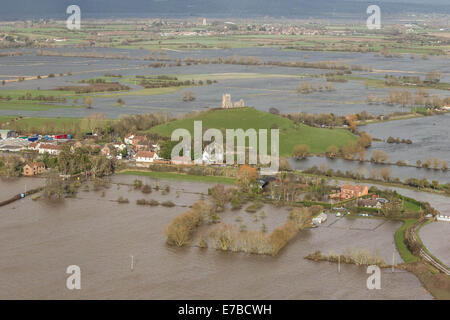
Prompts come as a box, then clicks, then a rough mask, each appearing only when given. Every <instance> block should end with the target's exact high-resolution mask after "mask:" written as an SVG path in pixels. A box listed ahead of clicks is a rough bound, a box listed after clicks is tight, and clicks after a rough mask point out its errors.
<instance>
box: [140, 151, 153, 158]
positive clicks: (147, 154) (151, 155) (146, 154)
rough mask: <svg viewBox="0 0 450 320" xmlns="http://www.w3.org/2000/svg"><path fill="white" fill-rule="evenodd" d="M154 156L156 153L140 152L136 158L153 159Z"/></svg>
mask: <svg viewBox="0 0 450 320" xmlns="http://www.w3.org/2000/svg"><path fill="white" fill-rule="evenodd" d="M154 156H155V153H154V152H151V151H139V152H138V153H136V158H153V157H154Z"/></svg>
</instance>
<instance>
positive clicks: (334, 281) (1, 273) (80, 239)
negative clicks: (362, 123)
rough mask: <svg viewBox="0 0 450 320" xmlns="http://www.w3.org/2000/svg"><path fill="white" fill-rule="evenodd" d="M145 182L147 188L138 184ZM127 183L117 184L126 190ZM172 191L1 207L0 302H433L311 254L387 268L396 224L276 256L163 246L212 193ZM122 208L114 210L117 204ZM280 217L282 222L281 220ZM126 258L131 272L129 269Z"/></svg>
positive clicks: (338, 231)
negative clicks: (180, 220)
mask: <svg viewBox="0 0 450 320" xmlns="http://www.w3.org/2000/svg"><path fill="white" fill-rule="evenodd" d="M139 179H141V180H143V181H144V183H148V184H151V185H153V184H154V181H153V180H152V179H149V178H142V177H139ZM133 180H134V177H132V176H116V177H114V182H120V183H132V181H133ZM166 184H170V192H169V194H167V195H162V194H161V191H155V190H154V191H153V192H152V193H151V194H149V195H144V194H142V192H140V191H136V190H134V188H133V187H131V186H127V185H119V186H118V185H116V184H113V185H112V186H111V187H110V188H109V189H106V190H105V195H104V196H102V194H101V191H98V192H95V191H90V192H86V191H80V192H79V193H78V195H77V198H76V199H66V200H65V201H64V202H63V203H60V204H53V203H47V202H46V201H44V200H38V201H32V200H31V199H29V198H27V199H24V200H21V201H17V202H15V203H13V204H11V205H8V206H5V207H2V208H1V214H0V253H1V260H0V298H1V299H14V298H30V299H38V298H42V299H54V298H61V299H101V298H105V299H133V298H135V299H202V298H204V299H430V298H431V296H430V295H429V294H428V293H427V292H426V291H425V290H424V288H423V287H422V285H421V284H420V282H419V280H418V279H417V278H416V277H415V276H414V275H413V274H411V273H408V272H404V271H399V270H396V272H395V273H392V272H391V270H390V269H389V270H383V271H382V281H381V287H382V289H381V290H368V289H367V288H366V281H367V278H368V275H367V274H366V270H365V268H360V267H356V266H346V265H343V266H341V272H340V273H338V270H337V266H336V265H335V264H331V263H315V262H312V261H309V260H306V259H304V258H303V257H304V256H306V255H308V254H310V253H312V252H314V251H316V250H322V251H323V252H325V253H328V252H331V251H333V252H343V251H344V250H346V249H358V248H366V249H369V250H373V251H377V252H378V253H379V254H380V255H381V256H382V257H383V258H384V259H385V260H386V261H387V262H390V261H391V259H392V253H393V252H394V253H395V259H396V261H401V258H400V256H399V255H398V253H396V252H395V250H394V247H393V235H394V232H395V230H396V229H397V228H398V227H399V225H400V224H399V223H398V222H392V221H384V220H375V219H370V220H369V219H356V220H349V219H346V218H345V219H343V220H339V221H334V220H333V218H334V219H336V218H335V217H330V219H329V221H328V222H327V224H325V225H324V226H322V227H319V228H317V229H310V230H305V231H303V232H301V233H300V234H299V235H298V236H297V237H296V238H295V239H294V240H293V241H292V242H291V243H289V245H288V246H287V247H286V248H284V249H283V250H282V252H281V253H280V254H279V256H277V257H267V256H256V255H246V254H239V253H224V252H220V251H216V250H214V249H200V248H197V247H195V246H190V247H187V248H182V249H175V248H170V247H167V246H166V244H165V238H164V235H163V230H164V228H165V226H166V225H167V224H168V223H169V222H170V221H171V220H172V219H173V218H174V217H175V216H177V215H179V214H181V213H183V212H185V211H186V210H187V208H186V207H184V206H185V205H189V204H192V203H194V202H195V201H197V200H198V199H201V198H202V195H201V194H202V193H203V194H206V193H207V189H208V188H209V187H211V185H208V184H203V183H202V184H200V183H192V182H165V181H160V185H161V186H164V185H166ZM120 196H122V197H126V198H128V199H129V201H130V203H129V204H119V203H117V202H116V201H115V200H117V198H118V197H120ZM141 198H146V199H157V200H159V201H163V199H164V200H169V199H170V200H171V201H173V202H174V203H176V204H177V206H176V207H174V208H164V207H161V206H159V207H147V206H145V207H142V206H137V205H136V204H135V201H136V200H137V199H141ZM285 214H286V213H285V211H283V215H285ZM131 256H133V259H134V269H133V270H131V267H130V265H131ZM69 265H78V266H80V268H81V274H82V280H81V287H82V289H81V290H79V291H76V290H75V291H70V290H67V289H66V287H65V283H66V278H67V277H68V275H67V274H66V273H65V271H66V268H67V267H68V266H69Z"/></svg>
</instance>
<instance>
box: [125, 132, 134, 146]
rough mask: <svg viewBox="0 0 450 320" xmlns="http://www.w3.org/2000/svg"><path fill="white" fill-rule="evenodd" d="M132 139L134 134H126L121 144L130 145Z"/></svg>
mask: <svg viewBox="0 0 450 320" xmlns="http://www.w3.org/2000/svg"><path fill="white" fill-rule="evenodd" d="M133 139H134V134H128V135H126V136H125V138H124V139H123V142H125V144H132V143H133Z"/></svg>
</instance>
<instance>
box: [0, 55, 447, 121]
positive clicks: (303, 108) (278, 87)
mask: <svg viewBox="0 0 450 320" xmlns="http://www.w3.org/2000/svg"><path fill="white" fill-rule="evenodd" d="M50 50H52V49H50ZM58 51H80V49H76V48H70V49H59V50H58ZM82 51H83V52H86V50H82ZM89 51H93V52H97V53H106V54H111V53H113V54H116V55H117V54H121V55H124V56H129V57H131V58H130V59H129V60H128V59H127V60H119V59H99V58H73V57H46V56H36V54H35V51H34V50H25V54H24V55H23V56H17V57H2V58H1V60H0V80H2V79H15V78H17V77H18V76H30V75H38V74H40V75H47V74H49V73H55V74H59V73H67V71H68V70H71V71H72V73H73V75H72V76H71V77H56V78H49V79H41V80H33V81H24V82H20V83H18V82H14V83H8V84H6V85H5V86H3V88H4V89H37V88H38V87H39V88H41V89H54V88H56V87H58V86H62V85H67V84H70V83H73V82H76V81H78V80H82V79H89V78H95V77H99V76H103V75H104V74H105V73H114V74H122V75H123V76H132V75H157V74H174V75H176V74H217V73H262V74H279V75H317V74H323V73H326V72H328V71H327V70H320V69H305V68H289V67H276V66H240V65H214V64H210V65H191V66H181V67H166V68H157V69H155V68H148V67H146V65H148V64H149V63H151V62H149V61H143V60H137V59H136V58H138V57H143V56H149V55H150V51H146V50H123V49H101V48H97V49H95V50H89ZM234 54H236V55H239V56H257V57H259V58H260V60H261V61H270V60H272V61H299V60H304V61H307V62H315V61H326V60H335V61H340V62H345V63H349V64H361V65H367V66H369V65H370V66H373V67H374V68H375V69H377V70H379V71H377V73H370V74H367V73H365V72H354V74H355V75H360V76H362V77H366V76H369V77H374V78H382V77H383V76H384V75H385V74H386V73H391V74H392V73H394V71H395V70H397V71H399V72H396V74H397V75H404V74H410V75H413V74H417V75H421V76H423V73H424V72H426V71H430V70H437V69H439V70H441V71H442V74H443V77H442V81H446V79H448V78H450V69H449V67H448V65H449V64H448V58H446V57H432V58H430V60H423V61H422V60H421V61H420V63H417V62H416V63H411V60H410V59H409V58H408V57H407V56H406V57H403V58H398V59H386V58H381V57H375V55H374V54H361V53H337V52H295V51H281V50H277V49H269V48H246V49H233V50H194V51H180V52H174V51H168V52H167V56H169V57H170V58H172V59H177V58H186V57H194V58H205V57H207V58H213V57H219V56H222V57H227V56H232V55H234ZM306 55H307V57H306ZM411 72H412V73H411ZM304 80H309V81H311V82H317V81H318V80H317V79H315V78H308V77H307V78H303V79H301V78H260V79H233V80H219V81H218V83H217V84H213V85H209V86H201V87H194V88H190V89H189V90H190V91H193V92H194V93H195V95H196V100H195V101H192V102H183V101H182V99H181V92H174V93H170V94H165V95H154V96H138V95H132V96H121V98H122V99H123V100H124V101H125V103H126V104H125V105H123V106H117V103H116V101H117V99H118V98H119V97H120V95H119V96H116V97H114V98H104V97H98V98H95V99H94V104H93V106H94V108H93V109H92V110H87V109H84V108H81V109H53V110H47V111H22V110H6V109H5V110H0V114H2V115H23V116H38V117H49V116H59V117H85V116H87V115H89V114H91V113H94V112H103V113H105V114H106V115H107V116H108V117H110V118H117V117H119V116H120V115H122V114H142V113H148V112H157V111H163V112H171V113H173V114H178V113H186V112H191V111H194V110H204V109H205V108H211V107H217V106H220V104H221V97H222V94H223V93H230V94H231V95H232V97H233V99H234V100H239V99H244V100H245V102H246V104H247V105H249V106H252V107H255V108H256V109H259V110H263V111H268V110H269V109H270V108H271V107H276V108H278V109H279V110H280V111H281V112H283V113H292V112H309V113H328V112H332V113H334V114H337V115H346V114H349V113H358V112H361V111H363V110H366V111H368V112H370V113H372V114H377V115H378V114H387V113H392V112H396V111H401V108H399V107H390V106H383V105H367V103H366V102H365V100H366V96H367V95H368V94H376V95H379V96H385V95H386V94H387V92H388V90H386V89H377V88H369V89H366V88H365V87H364V84H363V83H362V82H358V81H349V82H348V83H334V85H335V87H336V91H333V92H315V93H311V94H306V95H305V94H298V93H297V92H296V87H297V86H298V84H299V83H300V82H301V81H304ZM323 81H324V80H320V82H323ZM430 93H431V94H435V93H437V94H441V95H444V96H445V95H446V92H445V91H444V92H443V91H436V90H430Z"/></svg>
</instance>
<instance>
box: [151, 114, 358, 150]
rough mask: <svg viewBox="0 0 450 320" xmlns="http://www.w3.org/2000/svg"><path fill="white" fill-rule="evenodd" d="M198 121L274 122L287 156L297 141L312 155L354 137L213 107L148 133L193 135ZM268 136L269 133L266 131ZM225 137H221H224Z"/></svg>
mask: <svg viewBox="0 0 450 320" xmlns="http://www.w3.org/2000/svg"><path fill="white" fill-rule="evenodd" d="M195 120H201V121H202V122H203V128H216V129H239V128H241V129H244V130H247V129H250V128H254V129H256V130H259V129H270V128H272V127H273V126H274V125H276V126H277V127H278V129H279V130H280V154H281V155H282V156H284V157H290V156H291V154H292V150H293V148H294V146H295V145H297V144H307V145H309V146H310V148H311V153H313V154H323V153H325V151H326V149H327V147H328V146H330V145H335V146H337V147H342V146H343V145H345V144H347V143H348V142H350V141H352V140H356V137H355V136H354V135H353V134H351V133H350V132H349V131H347V130H344V129H320V128H314V127H310V126H306V125H303V124H300V125H299V126H296V125H295V124H294V123H293V122H292V121H291V120H289V119H287V118H283V117H280V116H277V115H273V114H271V113H267V112H263V111H258V110H255V109H253V108H241V109H223V110H222V109H218V110H217V109H216V110H208V111H205V112H202V113H200V114H197V115H194V116H190V117H188V118H185V119H182V120H176V121H172V122H169V123H165V124H162V125H159V126H156V127H153V128H152V129H150V130H149V132H153V133H158V134H160V135H162V136H167V137H170V135H171V134H172V132H173V131H174V130H175V129H178V128H184V129H187V130H189V131H190V132H191V134H192V136H193V128H194V121H195ZM268 136H269V137H270V134H268ZM224 139H225V136H224Z"/></svg>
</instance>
